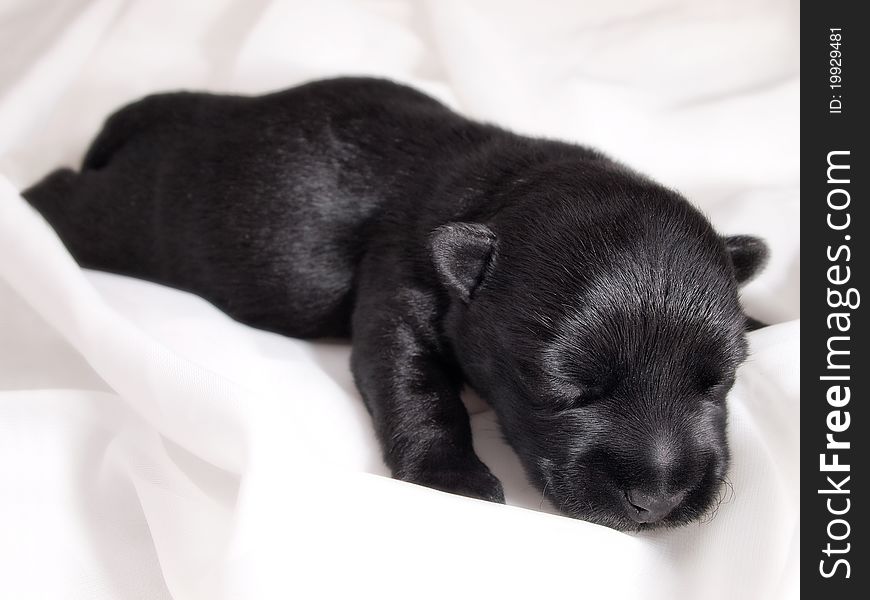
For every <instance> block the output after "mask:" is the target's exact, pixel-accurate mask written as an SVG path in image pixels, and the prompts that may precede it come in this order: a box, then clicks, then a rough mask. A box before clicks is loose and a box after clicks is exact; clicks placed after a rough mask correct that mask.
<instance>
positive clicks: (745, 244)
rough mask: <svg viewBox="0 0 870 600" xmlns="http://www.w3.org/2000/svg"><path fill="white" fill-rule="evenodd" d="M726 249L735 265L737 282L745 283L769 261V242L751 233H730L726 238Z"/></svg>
mask: <svg viewBox="0 0 870 600" xmlns="http://www.w3.org/2000/svg"><path fill="white" fill-rule="evenodd" d="M725 249H726V250H727V251H728V255H729V256H730V257H731V264H732V265H734V275H735V277H737V283H739V284H744V283H746V282H747V281H749V280H750V279H752V278H753V277H755V276H756V275H758V273H759V272H760V271H761V269H762V267H764V265H765V263H767V256H768V250H767V244H765V243H764V240H762V239H761V238H757V237H753V236H751V235H729V236H728V237H726V238H725Z"/></svg>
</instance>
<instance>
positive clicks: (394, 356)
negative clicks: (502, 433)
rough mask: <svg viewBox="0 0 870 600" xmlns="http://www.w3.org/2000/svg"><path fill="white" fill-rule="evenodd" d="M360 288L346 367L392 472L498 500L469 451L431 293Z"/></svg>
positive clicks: (498, 492) (498, 489)
mask: <svg viewBox="0 0 870 600" xmlns="http://www.w3.org/2000/svg"><path fill="white" fill-rule="evenodd" d="M382 285H383V284H382ZM364 288H367V289H365V291H366V292H367V293H365V294H362V295H360V296H359V300H358V303H357V306H356V309H355V311H354V319H353V355H352V358H351V366H352V369H353V374H354V378H355V379H356V383H357V386H358V388H359V389H360V391H361V392H362V395H363V399H364V400H365V403H366V406H367V407H368V409H369V412H371V414H372V418H373V420H374V423H375V429H376V432H377V435H378V438H379V440H380V442H381V446H382V448H383V452H384V458H385V461H386V463H387V466H389V467H390V469H391V470H392V472H393V476H394V477H396V478H397V479H402V480H404V481H410V482H413V483H418V484H421V485H425V486H428V487H432V488H435V489H439V490H443V491H447V492H453V493H456V494H461V495H464V496H471V497H474V498H483V499H486V500H491V501H493V502H504V492H503V491H502V486H501V483H500V482H499V480H498V479H496V477H495V476H494V475H493V474H492V473H491V472H490V470H489V469H488V468H487V467H486V465H484V464H483V463H482V462H481V460H480V459H479V458H478V457H477V455H476V454H475V453H474V449H473V447H472V443H471V426H470V423H469V419H468V413H467V411H466V410H465V406H464V405H463V404H462V401H461V400H460V397H459V390H460V388H461V386H462V377H461V374H460V372H459V369H458V368H457V367H456V366H455V365H454V364H452V361H451V359H450V357H449V355H448V354H447V349H446V348H445V347H444V344H443V342H442V341H441V340H440V336H439V335H438V331H437V328H436V321H435V308H434V303H435V301H434V299H433V298H431V297H430V295H429V294H427V293H425V292H419V291H412V290H407V289H406V290H404V291H402V292H399V293H398V294H397V293H395V292H394V291H392V290H375V289H374V287H373V286H372V287H368V286H364Z"/></svg>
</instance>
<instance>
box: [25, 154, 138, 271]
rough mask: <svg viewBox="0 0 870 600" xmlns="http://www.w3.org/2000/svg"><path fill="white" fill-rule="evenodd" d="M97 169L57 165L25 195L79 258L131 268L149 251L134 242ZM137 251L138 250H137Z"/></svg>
mask: <svg viewBox="0 0 870 600" xmlns="http://www.w3.org/2000/svg"><path fill="white" fill-rule="evenodd" d="M96 174H97V173H95V172H93V171H83V172H81V173H77V172H75V171H73V170H72V169H57V170H55V171H52V172H51V173H49V174H48V175H46V176H45V177H44V178H43V179H42V180H41V181H39V182H37V183H36V184H35V185H33V186H32V187H30V188H28V189H26V190H24V191H23V192H22V196H24V198H25V199H26V200H27V201H28V202H29V203H30V205H31V206H33V207H34V208H35V209H36V210H37V211H39V213H40V214H42V216H43V217H44V218H45V220H46V221H48V223H49V224H50V225H51V226H52V228H54V230H55V232H56V233H57V234H58V236H59V237H60V239H61V241H62V242H63V243H64V245H65V246H66V247H67V249H68V250H69V251H70V254H72V255H73V258H75V259H76V261H77V262H78V263H79V264H80V265H82V266H84V267H90V268H96V269H102V270H106V271H115V272H124V271H125V270H129V266H130V264H131V262H132V261H133V259H136V258H140V255H144V254H146V253H145V252H139V248H138V247H137V246H135V245H134V244H132V243H131V242H130V240H131V239H134V238H133V236H132V234H131V231H130V227H128V226H125V223H124V222H123V221H121V220H119V219H118V218H117V216H118V215H117V211H116V210H111V208H112V206H111V204H110V203H109V202H107V201H106V198H105V194H102V193H101V186H99V185H98V183H99V182H97V181H94V175H96ZM134 252H135V254H134Z"/></svg>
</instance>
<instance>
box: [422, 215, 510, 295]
mask: <svg viewBox="0 0 870 600" xmlns="http://www.w3.org/2000/svg"><path fill="white" fill-rule="evenodd" d="M495 243H496V237H495V234H494V233H493V232H492V230H490V228H489V227H487V226H486V225H481V224H480V223H448V224H447V225H442V226H441V227H439V228H438V229H436V230H435V231H434V232H432V237H431V240H430V248H431V251H432V260H433V262H434V263H435V271H436V272H437V273H438V278H439V279H440V280H441V283H443V284H444V285H445V287H447V289H448V290H450V292H451V293H453V294H456V295H457V296H459V299H460V300H462V301H463V302H466V303H467V302H468V301H469V300H470V299H471V296H472V295H473V294H474V290H475V289H477V286H478V285H480V282H481V281H483V276H484V274H485V272H486V269H487V267H488V266H489V264H490V263H491V262H492V260H493V258H494V253H495Z"/></svg>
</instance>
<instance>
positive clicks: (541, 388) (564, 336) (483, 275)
mask: <svg viewBox="0 0 870 600" xmlns="http://www.w3.org/2000/svg"><path fill="white" fill-rule="evenodd" d="M586 183H587V185H585V186H581V188H580V189H583V191H582V192H577V191H576V189H578V188H577V187H575V186H565V187H563V188H560V187H558V186H556V187H555V188H554V187H553V186H542V187H538V188H536V189H535V190H534V191H529V190H526V191H524V192H523V193H524V194H525V195H524V198H525V199H526V200H525V201H523V202H518V203H514V204H515V205H511V208H510V209H505V210H503V211H501V212H500V213H499V215H498V217H497V218H495V219H493V220H492V221H491V222H490V223H489V225H483V224H479V223H455V224H451V225H446V226H444V227H441V228H439V229H438V230H437V231H436V232H435V233H434V235H433V238H432V250H433V258H434V262H435V266H436V271H437V272H438V275H439V278H440V280H441V281H442V283H443V284H444V285H445V287H446V288H447V289H448V290H449V291H450V294H451V297H452V300H451V303H450V309H449V312H448V318H447V319H446V329H447V333H448V336H449V338H450V339H451V342H452V344H453V345H454V350H455V352H456V354H457V357H458V359H459V362H460V364H461V366H462V369H463V371H464V373H465V375H466V377H467V378H468V380H469V381H470V382H471V384H472V385H473V386H474V387H475V388H476V389H477V391H478V392H479V393H480V394H481V395H482V396H483V397H485V398H486V399H487V400H488V401H489V402H490V403H491V405H492V406H493V408H494V409H495V411H496V413H497V414H498V417H499V421H500V424H501V427H502V430H503V433H504V436H505V438H506V439H507V441H508V442H509V443H510V444H511V445H512V447H513V448H514V449H515V450H516V451H517V453H518V455H519V456H520V458H521V460H522V462H523V464H524V466H525V468H526V471H527V473H528V475H529V478H530V479H531V480H532V482H533V483H535V484H536V485H537V486H538V487H539V488H540V489H541V490H542V491H543V493H544V494H545V495H546V496H547V497H548V498H549V499H550V500H551V501H552V502H553V503H554V505H555V506H557V507H559V508H560V509H561V510H562V511H564V512H565V513H567V514H569V515H572V516H575V517H578V518H582V519H586V520H589V521H592V522H596V523H600V524H604V525H608V526H610V527H614V528H616V529H623V530H629V529H646V528H651V527H656V526H675V525H680V524H683V523H687V522H689V521H692V520H694V519H697V518H699V517H700V516H701V515H703V514H704V513H705V512H706V511H708V510H709V509H710V508H711V506H712V505H713V504H714V502H715V500H716V497H717V495H718V493H719V490H720V486H721V483H722V481H723V478H724V476H725V472H726V469H727V466H728V460H729V453H728V445H727V440H726V434H725V427H726V406H725V396H726V394H727V392H728V391H729V389H730V388H731V386H732V384H733V381H734V375H735V371H736V369H737V367H738V366H739V364H740V363H741V362H742V361H743V360H744V358H745V356H746V342H745V326H746V317H745V315H744V314H743V311H742V310H741V307H740V304H739V302H738V297H737V290H738V286H739V285H740V284H741V283H742V282H744V281H746V280H748V279H749V278H750V277H751V276H752V275H753V274H754V273H755V272H756V271H757V270H758V269H759V268H760V266H761V264H762V263H763V261H764V258H765V255H766V248H765V246H764V243H763V242H761V241H760V240H758V239H757V238H752V237H748V236H738V237H729V238H722V237H720V236H718V235H717V234H716V233H715V232H714V231H713V229H712V227H711V226H710V224H709V223H708V222H707V220H706V219H704V217H703V216H702V215H701V214H700V213H698V212H697V211H696V210H695V209H693V208H692V207H691V206H690V205H689V204H688V203H687V202H686V201H685V200H684V199H682V198H681V197H680V196H678V195H677V194H675V193H673V192H670V191H668V190H665V189H663V188H661V187H659V186H656V185H654V184H651V183H648V182H645V181H642V180H639V179H637V178H627V179H625V180H622V179H619V178H617V179H616V180H615V183H614V180H613V179H611V178H603V179H602V180H601V181H598V182H593V185H588V183H589V182H588V181H587V182H586ZM542 190H544V191H542Z"/></svg>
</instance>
